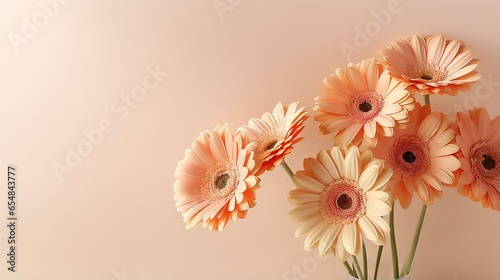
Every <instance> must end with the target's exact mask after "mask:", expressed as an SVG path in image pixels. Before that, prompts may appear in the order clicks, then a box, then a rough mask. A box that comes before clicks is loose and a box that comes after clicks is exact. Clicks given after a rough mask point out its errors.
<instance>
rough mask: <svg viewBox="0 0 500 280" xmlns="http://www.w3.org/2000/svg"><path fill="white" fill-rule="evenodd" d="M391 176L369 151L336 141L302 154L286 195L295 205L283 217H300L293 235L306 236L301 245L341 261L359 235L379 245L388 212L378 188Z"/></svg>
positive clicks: (358, 246)
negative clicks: (331, 145)
mask: <svg viewBox="0 0 500 280" xmlns="http://www.w3.org/2000/svg"><path fill="white" fill-rule="evenodd" d="M391 175H392V171H391V170H390V169H388V168H385V167H384V162H383V161H381V160H378V159H374V158H373V157H372V154H371V152H370V151H364V152H363V153H362V154H360V152H359V150H358V147H357V146H352V147H351V148H350V149H349V150H347V148H346V147H345V146H343V145H342V146H340V147H339V146H336V147H334V148H333V149H332V150H330V151H324V150H322V151H320V152H319V153H318V155H317V156H316V158H307V159H305V160H304V170H302V171H299V172H297V173H296V174H295V175H293V177H292V179H293V181H294V183H295V185H296V186H297V189H294V190H292V191H290V195H289V198H288V200H289V201H290V202H291V203H292V204H294V205H295V206H296V207H295V208H294V209H293V210H291V211H290V212H289V214H288V217H289V219H291V220H293V221H297V222H302V224H301V225H300V226H299V228H297V230H296V231H295V236H297V237H301V236H304V235H305V236H306V237H305V242H304V248H305V249H306V250H311V249H312V248H314V247H318V250H319V253H320V254H321V255H322V256H325V255H327V254H329V253H332V252H334V253H335V255H336V256H337V258H339V259H340V261H342V262H344V261H345V260H346V259H347V257H348V256H349V254H353V255H357V254H358V253H359V252H360V249H361V245H362V236H363V237H365V238H366V239H368V240H370V241H372V242H373V243H375V244H377V245H383V244H384V243H385V234H386V233H388V232H389V226H388V224H387V223H386V221H385V220H384V219H383V218H382V217H381V216H383V215H386V214H388V213H389V212H390V211H391V206H390V196H389V194H388V193H387V192H385V191H384V188H385V186H386V184H387V182H388V180H389V178H390V177H391Z"/></svg>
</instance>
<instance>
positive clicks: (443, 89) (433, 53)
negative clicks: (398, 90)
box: [379, 34, 481, 95]
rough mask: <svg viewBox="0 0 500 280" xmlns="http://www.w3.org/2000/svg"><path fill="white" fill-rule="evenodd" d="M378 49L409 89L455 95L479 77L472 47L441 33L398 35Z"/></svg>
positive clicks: (425, 92)
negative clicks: (387, 44)
mask: <svg viewBox="0 0 500 280" xmlns="http://www.w3.org/2000/svg"><path fill="white" fill-rule="evenodd" d="M379 53H380V54H382V55H383V57H382V63H383V64H384V65H386V66H387V69H388V70H389V72H390V74H391V75H392V76H393V77H395V78H396V79H398V80H400V81H403V82H405V83H406V84H407V85H409V87H408V90H410V91H411V92H412V93H415V92H420V93H421V94H424V95H425V94H433V93H436V94H449V95H456V94H457V92H458V91H467V90H469V89H470V84H471V83H472V82H475V81H477V80H479V78H480V77H481V75H480V74H479V73H478V72H477V71H474V69H475V68H476V66H477V63H478V60H477V59H474V58H473V57H474V51H473V50H472V49H471V48H470V47H468V46H464V44H463V42H461V41H458V40H447V39H446V37H445V36H444V35H431V36H423V35H421V34H416V35H413V36H411V37H410V38H401V39H399V41H394V42H392V44H391V47H389V48H386V49H382V50H379Z"/></svg>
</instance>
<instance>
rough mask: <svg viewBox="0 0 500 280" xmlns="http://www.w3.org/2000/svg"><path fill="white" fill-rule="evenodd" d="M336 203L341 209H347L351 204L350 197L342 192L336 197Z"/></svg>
mask: <svg viewBox="0 0 500 280" xmlns="http://www.w3.org/2000/svg"><path fill="white" fill-rule="evenodd" d="M337 205H338V207H340V209H342V210H346V209H349V208H351V206H352V198H351V197H350V196H348V195H347V194H345V193H343V194H341V195H340V196H339V198H338V199H337Z"/></svg>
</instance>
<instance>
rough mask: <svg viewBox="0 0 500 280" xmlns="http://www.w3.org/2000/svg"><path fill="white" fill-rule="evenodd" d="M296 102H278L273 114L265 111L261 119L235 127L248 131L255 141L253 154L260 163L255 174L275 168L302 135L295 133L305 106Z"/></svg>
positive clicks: (301, 128) (302, 123)
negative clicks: (285, 104)
mask: <svg viewBox="0 0 500 280" xmlns="http://www.w3.org/2000/svg"><path fill="white" fill-rule="evenodd" d="M297 104H298V103H297V102H293V103H291V104H290V105H288V106H283V105H282V104H281V103H278V104H277V105H276V106H275V107H274V110H273V112H272V114H271V113H269V112H266V113H264V114H263V115H262V117H261V118H260V119H257V118H254V119H251V120H250V121H249V122H248V125H245V126H242V127H240V128H238V131H240V132H244V133H246V134H247V136H248V138H249V139H250V141H251V142H255V143H256V146H255V149H254V152H255V157H256V159H257V160H258V161H259V162H260V163H261V166H260V169H259V170H258V171H257V173H256V175H260V174H262V173H263V172H264V171H266V170H272V169H274V167H276V166H277V165H278V164H280V163H281V162H282V161H283V159H284V157H285V156H286V155H287V154H289V153H291V152H292V150H293V145H295V144H296V143H297V142H299V141H300V140H302V139H303V138H302V137H301V138H299V137H298V136H299V134H300V132H301V131H302V130H303V129H304V122H305V121H306V120H307V118H309V117H308V116H307V111H305V110H304V107H302V108H297Z"/></svg>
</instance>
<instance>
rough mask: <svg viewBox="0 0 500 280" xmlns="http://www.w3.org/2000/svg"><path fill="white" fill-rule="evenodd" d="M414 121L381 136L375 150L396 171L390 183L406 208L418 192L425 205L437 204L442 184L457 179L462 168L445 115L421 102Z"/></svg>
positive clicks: (412, 118)
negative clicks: (383, 136) (457, 171)
mask: <svg viewBox="0 0 500 280" xmlns="http://www.w3.org/2000/svg"><path fill="white" fill-rule="evenodd" d="M410 120H411V121H410V123H409V125H408V127H407V128H406V129H396V130H395V131H394V137H391V138H383V139H381V140H380V141H379V144H378V146H377V147H376V148H375V149H374V150H373V154H374V155H375V156H376V157H379V158H381V159H384V160H386V162H387V166H388V167H389V168H391V169H392V170H394V175H393V176H392V178H391V180H390V181H389V184H388V186H389V188H390V189H391V191H392V197H393V200H396V199H398V200H399V202H400V204H401V206H402V207H403V208H408V207H409V206H410V203H411V200H412V195H413V193H414V192H416V193H417V195H418V196H419V197H420V199H421V200H422V201H423V202H424V203H425V204H427V205H431V204H433V202H434V199H435V198H440V197H441V196H442V189H441V187H442V186H443V185H444V184H452V183H453V182H454V178H455V177H454V175H453V173H452V172H453V171H455V170H457V169H458V168H459V167H460V161H459V160H458V159H457V158H456V157H455V156H454V155H453V154H454V153H456V152H457V151H458V150H459V148H458V146H457V145H455V144H453V141H454V139H455V132H454V130H453V129H452V128H450V127H449V123H448V120H447V118H446V116H445V115H444V114H442V113H438V112H435V113H430V107H429V105H424V106H421V105H420V104H418V103H417V105H416V106H415V109H414V110H413V111H411V112H410Z"/></svg>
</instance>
